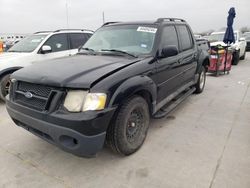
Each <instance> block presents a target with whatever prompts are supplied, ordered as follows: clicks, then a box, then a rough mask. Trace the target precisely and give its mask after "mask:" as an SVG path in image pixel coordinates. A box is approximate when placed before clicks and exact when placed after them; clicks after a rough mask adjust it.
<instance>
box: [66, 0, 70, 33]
mask: <svg viewBox="0 0 250 188" xmlns="http://www.w3.org/2000/svg"><path fill="white" fill-rule="evenodd" d="M65 1H66V19H67V29H69V11H68V8H69V7H68V0H65Z"/></svg>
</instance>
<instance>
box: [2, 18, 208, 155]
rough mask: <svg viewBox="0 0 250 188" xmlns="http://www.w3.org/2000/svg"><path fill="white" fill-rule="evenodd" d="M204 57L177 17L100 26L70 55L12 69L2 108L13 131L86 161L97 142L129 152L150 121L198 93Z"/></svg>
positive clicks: (203, 77)
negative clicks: (19, 129)
mask: <svg viewBox="0 0 250 188" xmlns="http://www.w3.org/2000/svg"><path fill="white" fill-rule="evenodd" d="M205 54H207V51H204V50H200V49H199V48H198V46H197V44H196V42H195V39H194V36H193V34H192V31H191V29H190V27H189V26H188V24H187V23H186V22H185V21H184V20H182V19H174V18H160V19H158V20H157V21H152V22H131V23H106V24H104V25H103V27H101V28H100V29H99V30H97V31H96V32H95V34H94V35H93V36H92V37H91V38H90V39H89V40H88V42H87V43H86V44H85V45H84V46H83V48H82V49H81V50H80V52H79V53H78V55H76V56H73V57H68V58H61V59H57V60H51V61H47V62H43V63H39V64H36V65H32V66H29V67H26V68H24V69H21V70H19V71H17V72H15V73H14V74H13V75H12V77H11V81H12V82H11V83H12V84H11V89H10V95H9V96H7V103H6V104H7V105H6V106H7V110H8V113H9V115H10V116H11V118H12V119H13V120H14V122H15V123H16V124H17V125H18V126H21V127H23V128H25V129H26V130H28V131H30V132H31V133H34V134H35V135H37V136H39V137H41V138H43V139H45V140H47V141H48V142H50V143H53V144H55V145H57V146H58V147H60V148H62V149H63V150H65V151H68V152H71V153H73V154H75V155H78V156H87V157H91V156H94V155H95V154H96V153H97V152H98V151H99V150H101V148H102V147H103V144H104V141H105V140H106V142H107V144H108V145H109V146H110V147H111V148H112V149H113V150H114V151H116V152H118V153H120V154H122V155H130V154H132V153H134V152H136V151H137V150H138V149H139V148H140V147H141V146H142V144H143V142H144V140H145V138H146V135H147V131H148V127H149V121H150V117H154V118H161V117H164V116H165V115H166V114H168V113H169V112H170V111H171V110H173V109H174V107H176V106H177V105H178V104H179V103H180V102H182V101H183V100H184V99H185V98H186V97H188V96H189V95H191V94H192V93H193V92H196V93H201V92H202V91H203V89H204V86H205V81H206V67H207V66H208V64H209V56H208V55H205Z"/></svg>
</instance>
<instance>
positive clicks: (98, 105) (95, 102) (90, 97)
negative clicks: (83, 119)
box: [64, 90, 107, 112]
mask: <svg viewBox="0 0 250 188" xmlns="http://www.w3.org/2000/svg"><path fill="white" fill-rule="evenodd" d="M106 99H107V95H106V94H105V93H88V92H87V91H79V90H78V91H69V92H68V94H67V96H66V98H65V101H64V107H65V108H66V109H67V110H68V111H70V112H81V111H82V112H84V111H89V110H92V111H93V110H103V109H104V108H105V104H106Z"/></svg>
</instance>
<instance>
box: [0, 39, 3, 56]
mask: <svg viewBox="0 0 250 188" xmlns="http://www.w3.org/2000/svg"><path fill="white" fill-rule="evenodd" d="M2 52H3V42H2V41H0V53H2Z"/></svg>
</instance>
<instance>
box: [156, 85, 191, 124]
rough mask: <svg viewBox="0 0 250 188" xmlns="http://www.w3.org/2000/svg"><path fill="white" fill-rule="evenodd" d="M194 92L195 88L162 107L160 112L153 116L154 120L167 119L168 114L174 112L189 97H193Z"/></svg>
mask: <svg viewBox="0 0 250 188" xmlns="http://www.w3.org/2000/svg"><path fill="white" fill-rule="evenodd" d="M194 91H195V88H194V87H192V88H190V89H189V90H187V91H186V92H183V93H182V94H180V95H178V96H177V97H178V98H174V99H173V100H172V101H170V102H169V103H168V104H166V105H165V106H164V107H162V108H161V109H160V110H159V111H158V112H156V114H155V115H153V118H155V119H160V118H163V117H165V116H166V115H167V114H169V113H170V112H171V111H173V110H174V109H175V108H176V107H177V106H178V105H179V104H180V103H181V102H183V101H184V100H185V99H186V98H187V97H188V96H190V95H192V94H193V93H194Z"/></svg>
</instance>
